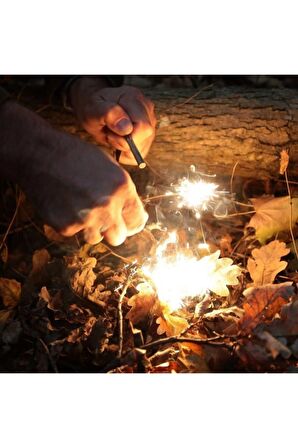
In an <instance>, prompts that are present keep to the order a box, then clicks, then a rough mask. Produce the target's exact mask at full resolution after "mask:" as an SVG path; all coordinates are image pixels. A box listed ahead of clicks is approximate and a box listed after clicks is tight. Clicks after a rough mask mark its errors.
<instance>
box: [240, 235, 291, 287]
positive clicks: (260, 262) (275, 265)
mask: <svg viewBox="0 0 298 448" xmlns="http://www.w3.org/2000/svg"><path fill="white" fill-rule="evenodd" d="M289 252H290V249H288V248H287V247H286V245H285V243H283V242H281V241H278V240H275V241H271V242H270V243H269V244H267V245H266V246H263V247H261V248H260V249H254V250H253V251H252V253H251V254H252V256H253V258H254V259H253V258H249V259H248V262H247V269H248V271H249V274H250V276H251V278H252V280H253V286H261V285H267V284H270V283H273V282H274V279H275V277H276V275H277V274H278V273H279V272H280V271H283V270H284V269H285V268H286V266H287V264H288V263H287V262H286V261H280V259H281V257H284V256H285V255H287V254H288V253H289Z"/></svg>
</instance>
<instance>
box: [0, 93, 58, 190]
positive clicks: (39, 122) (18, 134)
mask: <svg viewBox="0 0 298 448" xmlns="http://www.w3.org/2000/svg"><path fill="white" fill-rule="evenodd" d="M48 127H49V126H48V125H47V124H46V122H45V121H44V120H43V119H41V118H40V117H38V116H37V115H36V114H34V113H33V112H31V111H30V110H28V109H26V108H25V107H23V106H21V105H19V104H17V103H16V102H14V101H12V100H8V101H6V102H5V103H3V104H1V106H0V177H1V178H4V179H8V180H12V181H14V182H18V183H22V179H23V178H24V176H25V175H26V174H25V173H26V171H27V167H28V164H30V160H31V159H32V155H33V152H34V151H35V150H36V148H37V146H38V145H37V144H36V142H37V141H38V140H39V139H41V138H42V135H43V133H46V131H47V129H48Z"/></svg>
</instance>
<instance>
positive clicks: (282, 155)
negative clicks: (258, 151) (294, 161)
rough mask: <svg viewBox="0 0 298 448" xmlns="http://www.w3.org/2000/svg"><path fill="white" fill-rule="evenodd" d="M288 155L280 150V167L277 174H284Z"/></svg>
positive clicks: (287, 163) (283, 150)
mask: <svg viewBox="0 0 298 448" xmlns="http://www.w3.org/2000/svg"><path fill="white" fill-rule="evenodd" d="M289 159H290V158H289V153H288V151H286V150H285V149H282V150H281V152H280V166H279V174H285V172H286V169H287V168H288V165H289Z"/></svg>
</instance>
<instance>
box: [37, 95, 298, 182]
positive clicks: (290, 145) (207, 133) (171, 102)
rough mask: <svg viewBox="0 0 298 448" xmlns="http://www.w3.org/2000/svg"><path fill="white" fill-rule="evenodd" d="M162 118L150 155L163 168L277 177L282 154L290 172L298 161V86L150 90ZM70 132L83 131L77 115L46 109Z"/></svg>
mask: <svg viewBox="0 0 298 448" xmlns="http://www.w3.org/2000/svg"><path fill="white" fill-rule="evenodd" d="M145 93H146V95H148V96H150V97H151V98H152V99H153V101H154V103H155V105H156V112H157V116H158V119H159V125H158V130H157V136H156V140H155V142H154V144H153V147H152V149H151V152H150V155H149V156H148V162H149V163H150V165H151V166H152V167H153V168H155V169H156V170H158V171H159V172H164V173H166V172H171V173H177V174H178V173H181V172H185V171H186V170H187V168H188V167H189V165H191V164H194V165H196V167H197V169H198V170H199V171H202V172H206V173H216V174H225V175H231V173H232V171H233V168H234V166H235V164H236V163H237V167H236V175H238V176H243V177H258V178H266V177H271V178H277V177H278V176H279V154H280V151H281V150H282V149H288V150H289V151H290V165H289V169H288V173H289V175H290V176H292V177H293V176H295V175H297V165H298V90H296V89H244V88H222V89H219V88H217V89H216V90H215V89H212V88H210V89H209V90H205V91H201V92H198V91H195V90H193V89H185V90H176V89H172V90H168V91H158V90H155V91H153V90H152V91H145ZM43 115H44V116H47V118H49V119H50V121H52V122H53V123H54V124H57V125H59V126H60V127H62V128H64V129H65V130H66V131H68V132H71V133H76V134H80V135H81V136H82V137H83V138H86V136H85V135H84V133H83V132H81V131H78V130H77V129H76V128H75V126H74V120H73V117H72V116H71V115H70V114H68V113H65V114H64V115H61V113H59V114H57V113H55V112H53V111H49V112H47V111H44V113H43Z"/></svg>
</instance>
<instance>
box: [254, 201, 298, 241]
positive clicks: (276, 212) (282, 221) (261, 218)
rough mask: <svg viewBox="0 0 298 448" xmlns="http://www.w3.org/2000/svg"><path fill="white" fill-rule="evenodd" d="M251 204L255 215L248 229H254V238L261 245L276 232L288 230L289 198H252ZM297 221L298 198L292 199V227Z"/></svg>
mask: <svg viewBox="0 0 298 448" xmlns="http://www.w3.org/2000/svg"><path fill="white" fill-rule="evenodd" d="M251 202H252V204H253V206H254V208H255V211H256V213H255V214H254V216H253V217H252V218H251V220H250V221H249V223H248V225H247V226H248V227H254V228H255V229H256V237H257V238H258V240H259V241H260V243H261V244H264V243H266V241H267V240H268V239H269V238H271V237H272V236H274V235H276V234H277V233H278V232H282V231H288V230H289V229H290V216H291V206H290V198H289V196H284V197H281V198H272V197H271V196H270V197H265V198H254V199H251ZM297 219H298V198H292V227H293V226H294V225H295V223H296V221H297Z"/></svg>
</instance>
